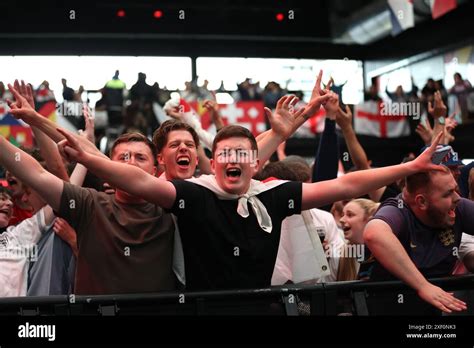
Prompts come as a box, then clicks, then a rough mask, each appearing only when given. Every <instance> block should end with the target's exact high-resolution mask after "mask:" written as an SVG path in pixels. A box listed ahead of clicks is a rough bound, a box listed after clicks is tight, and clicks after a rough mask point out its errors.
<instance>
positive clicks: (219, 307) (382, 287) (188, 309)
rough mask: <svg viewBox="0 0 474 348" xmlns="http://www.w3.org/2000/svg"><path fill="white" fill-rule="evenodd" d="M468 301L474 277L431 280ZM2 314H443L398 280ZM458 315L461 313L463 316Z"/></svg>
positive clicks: (471, 302)
mask: <svg viewBox="0 0 474 348" xmlns="http://www.w3.org/2000/svg"><path fill="white" fill-rule="evenodd" d="M430 281H431V282H432V283H433V284H435V285H437V286H440V287H441V288H443V289H444V290H446V291H452V292H454V293H455V296H456V297H458V298H460V299H461V300H463V301H465V302H466V303H467V305H468V310H467V311H465V312H463V313H462V314H461V315H474V275H465V276H457V277H450V278H439V279H431V280H430ZM0 315H2V316H5V315H13V316H39V315H41V316H44V315H45V316H54V315H77V316H115V315H117V316H127V315H318V316H324V315H332V316H335V315H355V316H369V315H370V316H374V315H395V316H397V315H398V316H399V315H403V316H410V315H441V313H440V311H438V310H436V309H435V308H434V307H432V306H431V305H429V304H427V303H426V302H424V301H422V300H421V299H420V298H419V297H418V296H417V294H416V293H415V291H414V290H412V289H411V288H409V287H408V286H406V285H405V284H403V283H402V282H399V281H387V282H359V281H353V282H337V283H325V284H315V285H309V286H308V285H304V286H303V285H298V284H292V285H288V286H281V287H271V288H264V289H245V290H222V291H202V292H163V293H141V294H120V295H96V296H82V295H63V296H45V297H42V296H38V297H9V298H0ZM458 315H459V314H458Z"/></svg>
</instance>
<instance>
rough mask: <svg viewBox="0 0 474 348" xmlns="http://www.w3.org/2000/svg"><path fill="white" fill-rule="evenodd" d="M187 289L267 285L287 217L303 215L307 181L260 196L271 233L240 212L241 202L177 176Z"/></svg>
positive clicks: (176, 211) (177, 208) (177, 206)
mask: <svg viewBox="0 0 474 348" xmlns="http://www.w3.org/2000/svg"><path fill="white" fill-rule="evenodd" d="M172 183H173V185H174V186H175V187H176V201H175V203H174V205H173V207H172V208H171V212H172V213H174V214H175V215H176V216H177V217H178V226H179V231H180V235H181V239H182V244H183V252H184V261H185V269H186V288H187V289H188V290H205V289H207V290H209V289H226V288H227V289H230V288H259V287H268V286H270V284H271V277H272V274H273V268H274V266H275V260H276V256H277V252H278V245H279V242H280V231H281V222H282V220H283V219H284V218H285V217H287V216H290V215H293V214H300V213H301V194H302V184H301V183H299V182H288V183H284V184H282V185H280V186H277V187H275V188H273V189H271V190H268V191H266V192H262V193H260V194H259V195H258V196H257V197H258V198H259V199H260V201H261V202H262V203H263V204H264V205H265V207H266V209H267V212H268V214H269V215H270V217H271V218H272V224H273V229H272V232H271V233H268V232H265V231H263V230H262V229H261V227H260V226H259V224H258V221H257V218H256V217H255V215H254V213H253V210H252V208H251V206H250V204H249V205H248V206H249V214H250V215H249V216H248V217H247V218H243V217H241V216H240V215H238V213H237V203H238V201H237V200H220V199H218V198H217V196H216V195H215V194H214V193H213V192H212V191H210V190H208V189H207V188H205V187H203V186H200V185H197V184H194V183H191V182H189V181H182V180H173V181H172Z"/></svg>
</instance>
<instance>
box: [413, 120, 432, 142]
mask: <svg viewBox="0 0 474 348" xmlns="http://www.w3.org/2000/svg"><path fill="white" fill-rule="evenodd" d="M415 132H416V133H417V134H418V135H419V136H420V137H421V139H422V140H423V142H424V143H425V145H429V144H430V143H431V138H433V128H431V125H430V121H429V120H428V118H425V122H424V124H423V123H422V122H420V123H418V125H417V126H416V130H415Z"/></svg>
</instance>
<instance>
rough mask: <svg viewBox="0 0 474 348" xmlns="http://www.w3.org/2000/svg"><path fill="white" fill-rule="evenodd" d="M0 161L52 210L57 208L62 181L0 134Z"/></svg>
mask: <svg viewBox="0 0 474 348" xmlns="http://www.w3.org/2000/svg"><path fill="white" fill-rule="evenodd" d="M0 163H1V164H2V165H3V166H4V167H5V168H6V169H7V170H8V171H10V172H11V173H12V174H13V175H14V176H16V177H17V178H18V179H20V180H21V181H22V182H24V183H25V184H26V185H28V186H29V187H31V188H32V189H33V190H35V191H36V192H38V194H39V195H40V196H41V197H42V198H43V199H44V200H45V201H46V203H47V204H49V205H50V206H51V207H52V208H53V209H54V210H59V205H60V201H61V194H62V192H63V185H64V184H63V181H62V180H61V179H59V178H58V177H56V176H54V175H53V174H51V173H49V172H48V171H46V170H45V169H44V168H43V167H42V166H41V165H40V164H39V163H38V162H37V161H36V160H35V159H34V158H33V157H31V156H30V155H28V154H27V153H26V152H24V151H22V150H21V149H19V148H17V147H15V146H14V145H12V144H10V142H8V140H6V139H5V138H4V137H3V136H0Z"/></svg>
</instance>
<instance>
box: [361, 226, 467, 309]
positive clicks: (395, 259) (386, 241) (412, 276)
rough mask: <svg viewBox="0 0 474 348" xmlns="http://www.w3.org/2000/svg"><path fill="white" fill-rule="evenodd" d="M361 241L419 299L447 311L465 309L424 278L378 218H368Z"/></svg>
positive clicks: (390, 231)
mask: <svg viewBox="0 0 474 348" xmlns="http://www.w3.org/2000/svg"><path fill="white" fill-rule="evenodd" d="M364 241H365V243H366V244H367V246H368V247H369V249H370V251H371V252H372V254H373V255H374V256H375V258H376V259H377V261H378V262H380V264H381V265H382V266H383V267H384V268H386V269H387V270H388V271H389V272H390V273H392V274H393V275H394V276H396V277H397V278H399V279H400V280H402V281H403V282H405V283H406V284H408V285H409V286H410V287H412V288H413V289H415V290H416V291H417V293H418V296H420V297H421V298H422V299H423V300H425V301H426V302H428V303H430V304H432V305H433V306H435V307H437V308H439V309H440V310H442V311H444V312H448V313H450V312H452V311H453V310H455V311H461V310H464V309H466V304H465V303H464V302H463V301H460V300H458V299H457V298H455V297H454V296H453V295H452V294H450V293H447V292H445V291H444V290H443V289H441V288H439V287H437V286H434V285H433V284H431V283H430V282H428V281H427V280H426V278H425V277H424V276H423V275H422V274H421V273H420V271H419V270H418V269H417V268H416V266H415V264H414V263H413V262H412V261H411V259H410V257H409V256H408V254H407V253H406V251H405V249H404V248H403V246H402V244H401V243H400V241H399V240H398V238H397V237H396V236H395V234H394V233H393V232H392V229H391V228H390V226H389V225H388V224H387V223H386V222H384V221H382V220H379V219H374V220H372V221H370V222H369V223H368V224H367V226H366V227H365V230H364Z"/></svg>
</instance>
